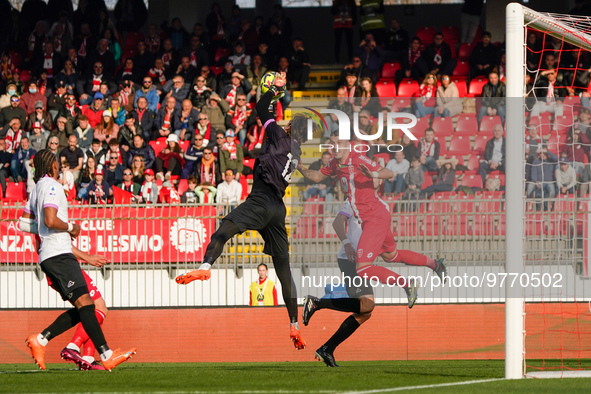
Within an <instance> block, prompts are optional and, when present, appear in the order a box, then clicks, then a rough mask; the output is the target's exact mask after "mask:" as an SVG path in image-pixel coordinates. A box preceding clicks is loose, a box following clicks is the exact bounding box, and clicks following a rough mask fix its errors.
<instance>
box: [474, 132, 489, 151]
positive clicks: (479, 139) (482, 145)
mask: <svg viewBox="0 0 591 394" xmlns="http://www.w3.org/2000/svg"><path fill="white" fill-rule="evenodd" d="M490 138H491V137H489V136H487V135H484V134H483V135H480V134H479V135H477V136H476V139H475V140H474V146H473V147H472V151H473V152H474V153H476V154H479V155H484V150H485V149H486V143H487V142H488V140H490Z"/></svg>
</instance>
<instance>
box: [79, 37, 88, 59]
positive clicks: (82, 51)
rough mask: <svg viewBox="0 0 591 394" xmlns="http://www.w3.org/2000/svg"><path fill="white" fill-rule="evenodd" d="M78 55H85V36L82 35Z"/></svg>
mask: <svg viewBox="0 0 591 394" xmlns="http://www.w3.org/2000/svg"><path fill="white" fill-rule="evenodd" d="M78 56H82V57H86V37H84V39H83V40H82V44H80V48H78Z"/></svg>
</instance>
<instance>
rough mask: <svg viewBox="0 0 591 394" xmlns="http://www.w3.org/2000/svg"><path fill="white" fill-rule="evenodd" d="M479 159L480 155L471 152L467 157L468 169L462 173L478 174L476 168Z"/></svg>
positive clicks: (478, 164)
mask: <svg viewBox="0 0 591 394" xmlns="http://www.w3.org/2000/svg"><path fill="white" fill-rule="evenodd" d="M481 159H482V156H481V155H479V154H477V153H472V154H471V155H470V157H469V158H468V165H467V167H468V171H464V175H478V168H479V167H480V160H481Z"/></svg>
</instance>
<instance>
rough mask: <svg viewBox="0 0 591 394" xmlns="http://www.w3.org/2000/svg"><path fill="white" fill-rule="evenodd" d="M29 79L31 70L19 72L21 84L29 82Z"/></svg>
mask: <svg viewBox="0 0 591 394" xmlns="http://www.w3.org/2000/svg"><path fill="white" fill-rule="evenodd" d="M31 77H32V73H31V70H21V82H29V81H30V80H31Z"/></svg>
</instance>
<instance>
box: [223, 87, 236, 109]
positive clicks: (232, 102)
mask: <svg viewBox="0 0 591 394" xmlns="http://www.w3.org/2000/svg"><path fill="white" fill-rule="evenodd" d="M237 89H238V86H236V85H232V90H230V92H228V95H227V96H226V101H227V102H228V103H229V104H230V107H233V106H234V105H236V94H237V92H236V90H237Z"/></svg>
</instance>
